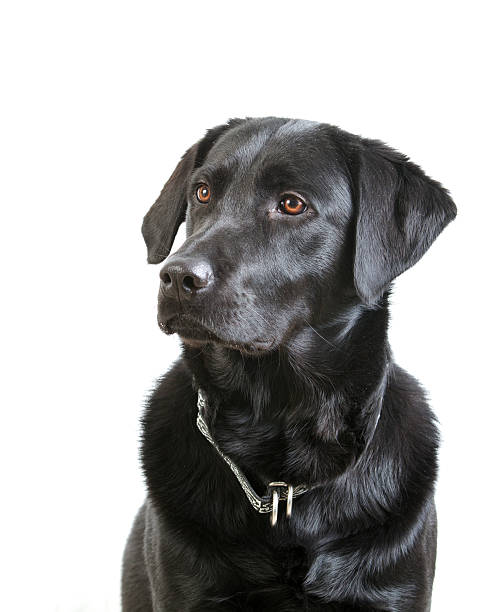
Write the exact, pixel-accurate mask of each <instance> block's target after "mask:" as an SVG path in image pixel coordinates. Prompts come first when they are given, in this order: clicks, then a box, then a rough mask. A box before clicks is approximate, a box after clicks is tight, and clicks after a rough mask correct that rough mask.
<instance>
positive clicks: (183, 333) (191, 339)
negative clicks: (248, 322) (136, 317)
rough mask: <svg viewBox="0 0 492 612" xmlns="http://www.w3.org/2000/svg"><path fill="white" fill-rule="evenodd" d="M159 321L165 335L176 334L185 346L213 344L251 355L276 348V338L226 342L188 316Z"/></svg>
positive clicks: (175, 316)
mask: <svg viewBox="0 0 492 612" xmlns="http://www.w3.org/2000/svg"><path fill="white" fill-rule="evenodd" d="M157 321H158V324H159V327H160V328H161V330H162V331H163V332H164V333H165V334H168V335H170V334H174V333H176V334H178V336H179V337H180V338H181V340H182V341H183V342H184V343H185V344H189V345H190V346H199V345H202V344H207V343H212V342H213V343H216V344H220V345H221V346H225V347H227V348H230V349H233V350H237V351H240V352H242V353H247V354H250V355H258V354H260V353H266V352H268V351H271V350H272V349H273V348H274V346H275V339H274V338H265V339H264V338H255V339H254V340H252V341H246V342H240V341H236V340H226V339H224V338H221V337H220V336H218V335H217V334H216V333H215V332H213V331H211V330H210V329H208V328H207V327H206V326H205V325H204V324H203V323H202V322H201V321H198V320H197V319H195V318H194V317H191V316H190V315H186V314H178V315H174V316H173V317H171V318H170V319H167V320H166V321H164V320H162V319H160V318H159V317H158V319H157Z"/></svg>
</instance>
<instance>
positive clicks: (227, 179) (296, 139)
mask: <svg viewBox="0 0 492 612" xmlns="http://www.w3.org/2000/svg"><path fill="white" fill-rule="evenodd" d="M327 127H328V126H326V125H324V124H321V123H316V122H314V121H305V120H287V119H271V120H270V119H266V120H265V119H262V120H250V121H247V122H245V123H244V124H242V125H240V126H238V127H236V128H234V129H233V130H230V131H228V132H226V133H225V134H224V135H223V136H222V137H221V138H220V139H219V140H218V141H217V142H216V143H215V145H214V146H213V147H212V149H211V150H210V152H209V154H208V155H207V157H206V159H205V162H204V165H203V167H202V168H201V169H200V170H197V173H198V174H202V175H204V176H209V177H211V178H212V179H213V178H217V179H218V181H219V182H220V183H221V184H222V185H224V184H229V185H231V184H234V185H236V187H238V186H239V185H240V186H241V188H243V189H245V188H251V189H258V188H259V189H260V190H262V191H263V192H269V191H275V192H277V191H279V190H284V189H285V190H289V189H292V190H294V191H296V190H297V191H302V190H304V191H305V192H306V193H307V194H308V195H309V194H315V195H318V196H319V197H320V198H322V197H323V196H327V195H328V196H329V195H330V194H333V193H334V192H338V193H339V194H341V195H342V197H343V199H344V200H347V201H348V200H349V199H350V198H349V193H348V191H349V190H348V183H347V180H346V179H347V177H346V176H345V174H346V173H345V171H344V165H343V162H342V158H343V152H342V151H341V150H340V147H339V146H338V145H337V143H336V142H335V141H334V140H333V138H332V136H331V134H330V130H328V129H326V128H327Z"/></svg>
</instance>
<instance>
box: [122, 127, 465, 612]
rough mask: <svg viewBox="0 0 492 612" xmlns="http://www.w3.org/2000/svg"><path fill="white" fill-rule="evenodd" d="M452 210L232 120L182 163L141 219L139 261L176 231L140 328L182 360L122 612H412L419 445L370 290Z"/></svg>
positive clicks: (319, 143)
mask: <svg viewBox="0 0 492 612" xmlns="http://www.w3.org/2000/svg"><path fill="white" fill-rule="evenodd" d="M455 215H456V208H455V206H454V204H453V202H452V201H451V199H450V197H449V195H448V194H447V192H446V191H445V190H444V189H443V188H442V187H441V185H440V184H439V183H437V182H436V181H434V180H432V179H430V178H428V177H427V176H426V175H425V174H424V173H423V172H422V171H421V170H420V168H418V167H417V166H416V165H414V164H413V163H411V162H409V161H408V159H407V158H406V157H405V156H403V155H401V154H399V153H397V152H396V151H394V150H392V149H390V148H388V147H387V146H385V145H384V144H383V143H381V142H378V141H374V140H367V139H364V138H360V137H357V136H353V135H351V134H348V133H346V132H343V131H341V130H340V129H338V128H336V127H332V126H329V125H324V124H319V123H312V122H308V121H298V120H288V119H277V118H266V119H246V120H232V121H230V122H229V123H228V124H226V125H222V126H220V127H217V128H214V129H213V130H210V131H209V132H208V133H207V134H206V136H205V137H204V138H203V139H202V140H201V141H200V142H198V143H197V144H195V145H194V146H193V147H191V149H189V150H188V152H187V153H186V154H185V155H184V157H183V158H182V160H181V161H180V163H179V164H178V166H177V168H176V170H175V171H174V173H173V175H172V176H171V178H170V179H169V181H168V182H167V183H166V185H165V186H164V189H163V191H162V193H161V195H160V197H159V199H158V200H157V202H156V203H155V204H154V206H152V208H151V209H150V211H149V212H148V213H147V215H146V217H145V219H144V224H143V234H144V238H145V241H146V243H147V246H148V249H149V256H148V261H149V262H150V263H159V262H161V261H163V260H164V258H165V257H166V256H167V255H168V253H169V251H170V248H171V246H172V243H173V239H174V236H175V234H176V231H177V229H178V226H179V225H180V223H181V222H182V221H184V220H186V228H187V239H186V241H185V243H184V244H183V246H182V247H181V248H180V249H179V250H178V251H177V252H176V253H174V254H173V255H172V256H171V257H169V258H168V259H167V260H166V262H165V265H164V267H163V268H162V270H161V274H160V277H161V285H160V291H159V314H158V321H159V325H160V327H161V328H162V329H163V330H164V331H165V332H166V333H173V332H177V333H178V334H179V335H180V337H181V339H182V341H183V356H182V358H181V359H180V360H179V361H178V362H177V363H176V364H175V365H174V366H173V367H172V369H171V370H170V371H169V372H168V373H167V374H166V375H165V376H164V378H163V379H162V381H161V382H160V384H159V385H158V387H157V388H156V390H155V391H154V393H153V395H152V397H151V399H150V401H149V403H148V408H147V411H146V413H145V416H144V419H143V446H142V460H143V468H144V471H145V476H146V480H147V486H148V498H147V501H146V502H145V504H144V506H143V507H142V509H141V510H140V512H139V514H138V516H137V518H136V520H135V524H134V526H133V530H132V533H131V535H130V538H129V541H128V544H127V548H126V552H125V559H124V569H123V592H122V598H123V609H124V611H125V612H135V611H139V610H141V611H150V610H154V611H160V612H162V611H165V612H175V611H176V612H178V611H179V612H183V611H190V610H194V611H204V610H224V611H225V610H265V611H268V610H272V611H290V610H292V611H293V610H313V611H314V610H391V611H403V610H405V611H410V610H412V611H423V610H429V608H430V601H431V590H432V581H433V575H434V561H435V547H436V516H435V509H434V501H433V489H434V482H435V478H436V449H437V444H438V434H437V430H436V426H435V423H434V418H433V415H432V413H431V411H430V409H429V407H428V405H427V403H426V400H425V393H424V391H423V390H422V388H421V387H420V386H419V384H418V383H417V381H416V380H415V379H414V378H412V377H411V376H410V375H409V374H407V373H406V372H405V371H403V370H402V369H401V368H399V367H398V366H397V365H396V364H395V363H394V362H393V360H392V357H391V352H390V348H389V346H388V340H387V327H388V292H389V285H390V283H391V281H392V280H393V279H394V278H395V277H396V276H398V275H399V274H401V273H402V272H403V271H404V270H406V269H407V268H409V267H410V266H412V265H413V264H414V263H415V262H417V261H418V259H420V257H421V256H422V255H423V254H424V253H425V251H426V250H427V249H428V248H429V246H430V245H431V243H432V242H433V240H434V239H435V238H436V236H437V235H438V234H439V233H440V232H441V230H442V229H443V228H444V227H445V226H446V224H447V223H448V222H449V221H450V220H452V219H453V218H454V217H455ZM197 405H198V408H197ZM198 413H199V415H198ZM197 416H198V417H199V418H198V421H197ZM284 500H285V501H284ZM279 502H280V503H279ZM290 514H291V516H289V515H290ZM275 522H276V524H275V525H274V526H272V524H273V523H275Z"/></svg>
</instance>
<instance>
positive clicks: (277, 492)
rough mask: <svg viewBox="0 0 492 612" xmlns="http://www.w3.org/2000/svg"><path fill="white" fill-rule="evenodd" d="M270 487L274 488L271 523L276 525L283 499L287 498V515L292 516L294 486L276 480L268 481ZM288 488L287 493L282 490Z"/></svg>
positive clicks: (273, 525)
mask: <svg viewBox="0 0 492 612" xmlns="http://www.w3.org/2000/svg"><path fill="white" fill-rule="evenodd" d="M268 486H269V488H270V489H272V513H271V515H270V525H271V526H272V527H275V525H276V524H277V518H278V504H279V502H280V500H281V499H286V500H287V507H286V509H285V516H286V517H287V518H290V517H291V516H292V502H293V499H294V487H293V486H292V485H290V484H287V483H286V482H282V481H278V482H277V481H274V482H270V483H268ZM282 489H287V493H286V492H285V491H282Z"/></svg>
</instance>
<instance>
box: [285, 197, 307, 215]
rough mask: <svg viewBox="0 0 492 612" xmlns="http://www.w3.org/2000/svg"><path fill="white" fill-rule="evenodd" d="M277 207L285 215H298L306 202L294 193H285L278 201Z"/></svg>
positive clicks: (304, 207) (305, 207)
mask: <svg viewBox="0 0 492 612" xmlns="http://www.w3.org/2000/svg"><path fill="white" fill-rule="evenodd" d="M278 209H279V210H280V212H283V213H285V214H287V215H300V214H301V213H303V212H304V211H305V210H306V209H307V206H306V204H305V203H304V202H303V201H302V200H301V198H299V197H298V196H296V195H290V194H289V195H286V196H284V197H283V198H282V199H281V200H280V202H279V203H278Z"/></svg>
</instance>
